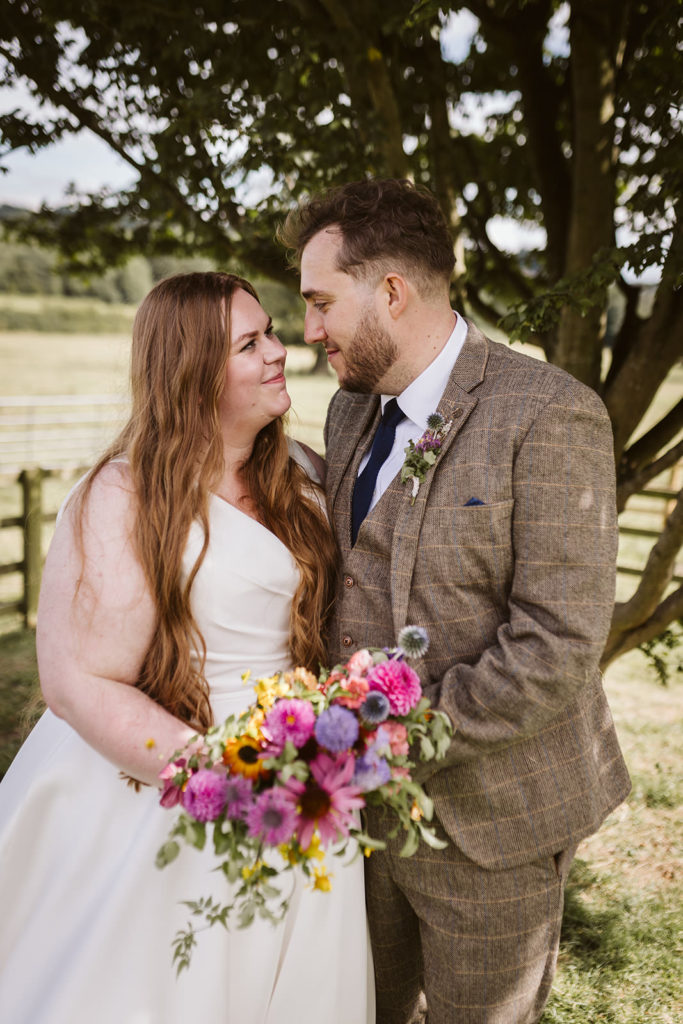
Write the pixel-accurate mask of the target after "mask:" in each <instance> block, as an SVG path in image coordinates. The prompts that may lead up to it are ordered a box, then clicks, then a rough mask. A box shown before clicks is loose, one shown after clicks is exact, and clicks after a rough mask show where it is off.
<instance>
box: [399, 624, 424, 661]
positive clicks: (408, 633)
mask: <svg viewBox="0 0 683 1024" xmlns="http://www.w3.org/2000/svg"><path fill="white" fill-rule="evenodd" d="M396 643H397V645H398V648H399V650H401V651H402V652H403V653H404V654H405V656H406V658H423V657H424V655H425V654H426V653H427V651H428V649H429V634H428V633H427V630H426V629H422V627H421V626H404V627H403V629H402V630H401V631H400V633H399V634H398V637H397V641H396Z"/></svg>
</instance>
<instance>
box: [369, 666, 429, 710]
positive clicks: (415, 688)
mask: <svg viewBox="0 0 683 1024" xmlns="http://www.w3.org/2000/svg"><path fill="white" fill-rule="evenodd" d="M368 683H369V685H370V689H371V690H379V691H380V692H381V693H383V694H384V695H385V696H386V697H387V698H388V699H389V707H390V708H391V712H392V714H394V715H407V714H408V712H409V711H410V709H411V708H414V707H415V705H416V704H417V703H418V701H419V700H420V697H421V696H422V686H421V685H420V677H419V676H418V674H417V672H415V670H414V669H412V668H411V667H410V665H406V663H405V661H394V660H393V659H390V660H389V661H381V662H380V663H379V665H375V667H374V668H372V669H370V671H369V672H368Z"/></svg>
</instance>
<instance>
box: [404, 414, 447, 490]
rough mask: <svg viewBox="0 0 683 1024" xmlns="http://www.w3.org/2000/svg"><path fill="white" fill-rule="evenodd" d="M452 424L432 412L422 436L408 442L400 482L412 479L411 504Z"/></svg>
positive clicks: (436, 457)
mask: <svg viewBox="0 0 683 1024" xmlns="http://www.w3.org/2000/svg"><path fill="white" fill-rule="evenodd" d="M452 425H453V421H452V420H449V421H448V423H446V422H445V420H444V418H443V416H442V415H441V413H440V412H433V413H432V415H431V416H429V417H428V418H427V429H426V430H425V432H424V434H423V435H422V437H420V438H418V440H417V441H409V442H408V447H407V448H406V449H405V452H406V457H405V462H404V463H403V465H402V467H401V483H402V484H407V483H408V481H409V480H411V481H412V487H413V492H412V495H411V500H410V504H411V505H414V504H415V498H416V497H417V492H418V491H419V490H420V484H421V483H422V481H423V480H424V478H425V477H426V475H427V472H428V471H429V470H430V469H431V468H432V466H433V465H434V463H435V462H436V460H437V459H438V457H439V455H441V446H442V445H443V443H444V440H445V438H446V436H447V434H448V431H449V430H450V429H451V427H452Z"/></svg>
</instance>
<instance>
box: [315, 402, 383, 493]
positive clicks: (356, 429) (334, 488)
mask: <svg viewBox="0 0 683 1024" xmlns="http://www.w3.org/2000/svg"><path fill="white" fill-rule="evenodd" d="M378 411H379V397H378V396H376V395H354V396H353V400H352V401H350V402H347V403H346V405H345V408H344V413H343V418H340V419H339V420H338V421H337V422H335V430H336V435H335V448H334V452H335V454H334V461H332V462H330V464H329V465H328V472H327V499H328V502H329V507H330V508H333V507H334V504H335V502H336V500H337V493H338V491H339V487H340V485H341V482H342V480H343V479H344V476H345V475H346V473H348V472H351V471H352V469H353V466H352V463H354V462H355V458H354V456H356V455H357V456H358V462H360V460H361V458H362V451H361V440H362V438H363V437H364V436H365V434H366V432H367V431H368V429H369V427H370V425H371V423H372V421H373V420H374V419H375V418H376V417H377V413H378ZM358 462H356V465H357V464H358Z"/></svg>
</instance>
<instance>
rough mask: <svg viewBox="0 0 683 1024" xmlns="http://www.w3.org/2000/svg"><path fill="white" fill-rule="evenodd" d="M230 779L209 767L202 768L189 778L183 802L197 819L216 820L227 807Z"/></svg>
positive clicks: (189, 812) (186, 808)
mask: <svg viewBox="0 0 683 1024" xmlns="http://www.w3.org/2000/svg"><path fill="white" fill-rule="evenodd" d="M227 788H228V780H227V779H226V777H225V775H218V774H217V773H216V772H213V771H211V770H210V769H209V768H200V769H199V771H198V772H195V773H194V775H191V776H190V778H189V779H188V782H187V786H186V787H185V789H184V791H183V795H182V804H183V807H184V808H185V810H186V811H187V813H188V814H191V815H192V817H193V818H196V819H197V821H215V820H216V818H218V817H219V816H220V815H221V813H222V811H223V808H224V807H225V798H226V793H227Z"/></svg>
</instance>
